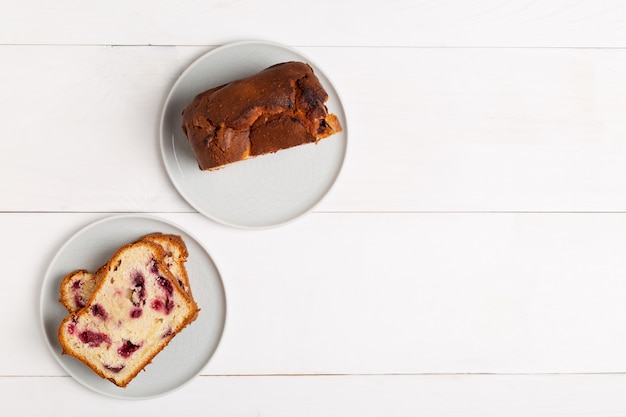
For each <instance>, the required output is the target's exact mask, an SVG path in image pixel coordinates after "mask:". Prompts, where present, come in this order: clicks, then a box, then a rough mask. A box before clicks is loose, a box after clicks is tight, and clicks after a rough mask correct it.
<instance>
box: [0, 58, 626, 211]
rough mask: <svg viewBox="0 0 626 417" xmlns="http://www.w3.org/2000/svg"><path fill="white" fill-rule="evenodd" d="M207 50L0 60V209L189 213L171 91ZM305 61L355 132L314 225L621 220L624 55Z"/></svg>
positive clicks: (625, 206) (625, 167)
mask: <svg viewBox="0 0 626 417" xmlns="http://www.w3.org/2000/svg"><path fill="white" fill-rule="evenodd" d="M208 50H210V48H203V47H102V46H80V47H77V46H55V47H46V46H0V54H2V55H3V56H4V58H5V61H6V64H5V65H4V66H3V72H4V74H5V75H6V76H5V77H4V78H3V79H2V80H0V89H1V90H2V91H4V92H5V93H4V94H3V96H4V99H3V101H2V102H0V112H2V114H4V115H5V117H4V119H3V120H4V123H3V125H2V127H1V128H0V129H1V131H2V133H1V134H2V138H3V148H4V152H2V153H0V176H1V177H3V178H14V177H15V178H19V181H3V182H1V183H0V192H1V193H2V195H3V196H4V198H3V199H1V200H0V210H3V211H20V210H22V211H120V212H124V211H140V212H144V211H189V212H190V211H192V209H191V208H190V207H189V206H188V205H187V204H186V202H185V201H184V200H182V198H181V197H180V196H179V195H178V193H177V192H176V190H175V189H174V187H173V186H172V184H171V182H170V180H169V178H168V177H167V174H166V173H165V170H164V168H163V163H162V161H161V155H160V150H159V146H158V140H159V139H158V137H159V130H158V129H159V122H160V115H161V110H162V106H163V102H164V100H165V97H166V95H167V93H168V92H169V89H170V88H171V86H172V84H173V83H174V81H175V80H176V78H177V77H178V75H179V74H180V73H181V72H182V71H183V70H184V69H185V68H186V67H187V66H188V65H189V64H190V63H191V62H193V61H194V60H195V59H196V58H198V57H199V56H201V55H202V54H203V53H205V52H206V51H208ZM302 52H303V53H305V54H306V55H308V56H310V57H311V58H312V59H313V60H314V61H316V62H318V63H319V64H320V65H321V66H322V68H324V69H325V70H326V71H327V73H328V74H330V75H331V79H332V80H333V82H334V84H335V85H336V87H337V88H338V90H339V92H340V94H341V96H342V98H343V101H344V105H345V108H346V109H347V112H348V120H349V125H350V138H349V151H348V157H347V160H346V164H345V168H344V170H343V173H342V175H341V176H340V178H339V181H338V183H337V186H336V188H335V189H334V190H333V192H332V193H331V195H330V196H329V198H327V199H326V200H325V201H324V203H323V204H322V205H321V206H319V207H318V208H317V209H318V210H319V211H325V212H329V211H330V212H333V211H343V212H350V211H372V212H377V211H382V212H386V211H400V212H404V211H407V212H411V211H624V210H626V193H624V192H623V190H624V189H626V164H624V163H623V161H624V159H625V158H626V147H625V146H624V140H623V138H624V137H626V119H625V118H624V117H623V112H622V109H624V108H626V78H624V77H623V74H624V73H626V50H613V49H611V50H595V49H591V50H590V49H576V50H569V49H565V50H563V49H557V50H552V49H453V50H451V49H419V48H302ZM347 57H349V60H348V62H349V64H348V63H347V61H346V58H347ZM355 68H358V71H355ZM78 177H80V180H79V178H78Z"/></svg>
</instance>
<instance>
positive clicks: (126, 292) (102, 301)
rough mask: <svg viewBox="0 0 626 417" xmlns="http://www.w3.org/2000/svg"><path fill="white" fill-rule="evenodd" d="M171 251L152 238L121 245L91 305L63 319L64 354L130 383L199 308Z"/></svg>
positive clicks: (101, 275) (118, 382)
mask: <svg viewBox="0 0 626 417" xmlns="http://www.w3.org/2000/svg"><path fill="white" fill-rule="evenodd" d="M165 256H166V252H165V250H164V249H163V247H161V246H160V245H158V244H155V243H153V242H150V241H147V240H140V241H138V242H135V243H131V244H128V245H125V246H123V247H122V248H120V249H119V250H118V251H117V252H116V253H115V255H113V257H112V258H111V260H110V261H109V262H108V263H107V264H106V265H105V266H104V267H103V268H101V270H100V272H99V273H98V275H99V278H100V279H99V283H98V287H97V288H96V290H95V292H94V293H93V294H92V296H91V298H90V299H89V302H88V304H87V305H86V306H85V307H83V308H81V309H79V310H77V311H75V312H72V313H70V314H69V315H68V316H67V317H66V318H65V319H64V320H63V321H62V322H61V325H60V326H59V331H58V339H59V343H60V344H61V347H62V349H63V354H67V355H70V356H73V357H75V358H77V359H79V360H80V361H82V362H83V363H85V364H86V365H87V366H89V367H90V368H91V369H92V370H93V371H94V372H96V373H97V374H98V375H100V376H101V377H103V378H106V379H108V380H110V381H111V382H113V383H114V384H115V385H118V386H120V387H125V386H126V385H128V383H129V382H130V381H131V380H132V379H133V378H134V377H135V376H136V375H137V374H138V373H139V372H140V371H141V370H142V369H143V368H144V367H145V366H146V365H148V364H149V363H150V362H151V361H152V359H153V358H154V357H155V356H156V355H157V354H158V353H159V352H160V351H161V350H162V349H163V348H164V347H165V346H166V345H167V344H168V343H169V342H170V341H171V340H172V338H173V337H174V336H175V335H176V334H178V333H179V332H180V331H181V330H182V329H183V328H184V327H185V326H187V325H188V324H189V323H190V322H191V321H193V320H194V319H195V317H196V316H197V313H198V311H199V309H198V306H197V305H196V304H195V302H194V301H193V300H192V299H191V298H190V297H189V295H188V294H187V293H186V292H185V291H183V290H182V288H181V287H180V285H179V284H178V279H177V278H176V277H174V276H173V275H172V274H171V272H170V270H169V268H168V267H167V265H166V264H165V262H163V259H164V258H165Z"/></svg>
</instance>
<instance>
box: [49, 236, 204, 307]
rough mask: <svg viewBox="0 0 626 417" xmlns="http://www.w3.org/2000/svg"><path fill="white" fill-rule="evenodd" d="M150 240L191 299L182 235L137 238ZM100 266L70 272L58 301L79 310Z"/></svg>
mask: <svg viewBox="0 0 626 417" xmlns="http://www.w3.org/2000/svg"><path fill="white" fill-rule="evenodd" d="M141 240H146V241H150V242H153V243H156V244H158V245H160V246H161V247H162V248H163V250H164V251H165V258H164V262H165V263H166V265H167V267H168V268H169V269H170V272H171V273H172V274H173V275H174V276H175V277H176V278H177V279H178V283H179V285H180V287H181V288H182V289H183V291H185V292H187V294H188V295H189V296H190V297H191V298H192V299H193V296H192V294H191V286H190V285H189V278H188V277H187V270H186V269H185V262H187V257H188V252H187V246H186V245H185V242H184V241H183V239H182V237H180V236H178V235H172V234H163V233H151V234H149V235H146V236H144V237H142V238H141V239H139V241H141ZM101 270H102V268H100V269H99V270H98V271H97V272H95V273H93V274H91V273H89V272H88V271H86V270H84V269H79V270H77V271H73V272H70V273H69V274H67V275H66V276H65V277H64V278H63V280H62V281H61V286H60V290H59V292H60V297H59V302H60V303H61V304H63V306H64V307H65V308H66V309H67V311H69V312H73V311H76V310H79V309H81V308H83V307H85V305H87V302H88V301H89V299H90V298H91V295H92V294H93V292H94V291H95V289H96V287H97V286H98V283H99V282H100V279H99V276H100V275H99V274H100V272H101Z"/></svg>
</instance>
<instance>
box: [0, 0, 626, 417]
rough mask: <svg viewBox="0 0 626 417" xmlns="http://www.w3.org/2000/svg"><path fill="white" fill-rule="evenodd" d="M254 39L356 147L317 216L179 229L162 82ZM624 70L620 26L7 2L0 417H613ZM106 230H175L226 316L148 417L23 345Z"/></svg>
mask: <svg viewBox="0 0 626 417" xmlns="http://www.w3.org/2000/svg"><path fill="white" fill-rule="evenodd" d="M247 39H264V40H269V41H274V42H279V43H283V44H286V45H289V46H292V47H294V48H296V49H297V50H300V51H302V52H303V53H304V54H306V55H308V56H310V57H311V58H313V59H314V60H315V61H316V62H317V63H318V64H319V65H320V66H322V67H323V68H324V70H325V71H326V72H327V73H328V74H329V75H330V76H331V77H332V79H333V81H334V83H335V85H336V87H337V88H338V89H339V90H340V92H341V94H342V98H343V104H344V106H345V109H346V111H347V113H348V117H349V123H350V137H349V150H348V155H347V159H346V161H345V165H344V169H343V172H342V174H341V176H340V177H339V180H338V182H337V183H336V185H335V187H334V188H333V189H332V191H331V192H330V193H329V195H328V196H327V198H326V199H325V200H324V201H323V202H322V203H321V204H320V205H319V206H317V207H316V208H315V210H313V212H312V213H310V214H308V215H306V216H305V217H303V218H301V219H298V220H297V221H296V222H293V223H290V224H287V225H284V226H281V227H277V228H272V229H268V230H243V229H236V228H232V227H227V226H223V225H220V224H218V223H216V222H213V221H211V220H209V219H207V218H206V217H204V216H202V215H200V214H198V213H197V212H195V211H194V210H193V209H192V208H191V207H190V205H189V204H188V203H186V202H185V200H184V199H183V198H182V197H181V196H180V195H179V194H178V193H177V191H176V189H175V188H174V186H173V185H172V183H171V181H170V179H169V177H168V176H167V174H166V172H165V170H164V168H163V164H162V161H161V155H160V150H159V146H158V126H159V120H160V114H161V110H162V106H163V103H164V100H165V97H166V95H167V93H168V91H169V89H170V88H171V87H172V84H173V83H174V81H175V80H176V79H177V78H178V76H179V75H180V74H181V72H182V71H183V70H184V69H185V68H187V66H188V65H189V64H191V63H192V62H193V61H194V60H195V59H197V58H198V57H199V56H201V55H202V54H204V53H206V52H207V51H210V50H211V49H213V48H215V47H216V46H219V45H223V44H227V43H230V42H233V41H238V40H247ZM625 48H626V2H624V1H604V2H600V1H597V0H581V1H546V2H536V1H530V0H515V1H513V0H511V1H491V0H480V1H473V2H465V1H460V0H458V1H446V2H435V1H411V0H407V1H400V0H398V1H385V2H361V1H327V0H323V1H317V2H293V1H286V0H284V1H281V0H267V1H263V2H253V1H217V0H215V1H205V2H203V1H180V2H167V1H155V0H151V1H121V0H112V1H107V2H97V3H96V2H93V3H92V2H80V1H70V0H59V1H54V2H46V1H41V0H20V1H0V75H1V77H0V115H1V118H2V119H1V120H2V123H0V145H1V147H0V178H1V180H0V195H1V197H0V230H1V231H2V234H3V237H4V238H3V239H1V240H0V253H2V258H1V259H2V261H3V262H2V265H3V273H2V276H3V280H2V291H0V316H2V317H3V321H2V322H3V330H2V338H1V339H2V342H1V343H0V414H1V415H3V416H4V415H7V416H13V415H16V416H17V415H32V416H39V415H46V416H51V415H55V416H57V415H58V416H61V415H62V416H74V415H75V416H85V415H88V416H90V417H96V416H126V415H127V416H135V417H136V416H173V415H206V416H209V415H210V416H250V417H253V416H360V417H361V416H417V415H427V416H470V415H472V416H474V415H475V416H510V415H520V416H554V415H563V416H565V415H567V416H569V415H577V416H625V415H626V256H625V254H626V49H625ZM119 213H148V214H152V215H155V216H158V217H160V218H163V219H166V220H168V221H172V222H175V223H176V224H179V225H180V226H181V227H183V228H185V229H187V230H192V231H193V232H194V234H195V235H196V236H197V237H198V238H199V240H200V242H201V243H202V244H203V245H204V246H205V247H206V248H207V250H208V251H209V252H210V253H211V255H212V256H213V257H214V259H215V261H216V262H217V264H218V266H219V268H220V272H221V274H222V276H223V279H224V285H225V288H226V293H227V297H228V322H227V327H226V330H225V332H224V335H223V339H222V342H221V345H220V348H219V349H218V351H217V353H216V355H215V356H214V357H213V359H212V360H211V361H210V362H209V364H208V365H207V366H206V367H205V368H204V369H203V371H202V372H201V375H199V376H198V377H197V378H195V379H194V380H193V381H191V382H190V383H189V384H187V385H186V386H185V387H183V388H182V389H180V390H178V391H175V392H173V393H171V394H168V395H166V396H163V397H159V398H156V399H151V400H143V401H126V400H118V399H112V398H109V397H105V396H102V395H99V394H96V393H94V392H92V391H90V390H88V389H86V388H84V387H83V386H82V385H79V384H78V383H76V382H75V381H74V380H73V379H72V378H71V377H70V376H68V375H67V374H66V373H65V372H64V371H63V369H62V368H61V367H60V366H59V364H58V363H57V362H56V360H55V359H54V358H53V356H52V355H51V354H50V352H49V350H48V348H47V346H46V344H45V342H44V337H43V334H42V331H41V326H40V324H39V295H40V289H41V285H42V279H43V276H44V273H45V271H46V269H47V267H48V265H49V263H50V261H51V258H52V256H53V255H54V254H55V253H56V251H57V250H58V248H59V247H60V246H61V245H62V244H63V243H64V242H65V241H66V240H67V239H68V238H69V237H70V236H72V234H74V233H75V232H76V231H77V230H79V229H80V228H82V227H84V226H85V225H87V224H89V223H91V222H93V221H96V220H98V219H102V218H106V217H107V216H111V215H114V214H119ZM242 254H245V255H244V256H243V259H242ZM268 259H271V260H272V261H271V262H270V261H268Z"/></svg>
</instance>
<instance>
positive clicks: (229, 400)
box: [0, 375, 626, 417]
mask: <svg viewBox="0 0 626 417" xmlns="http://www.w3.org/2000/svg"><path fill="white" fill-rule="evenodd" d="M0 389H1V390H2V392H3V396H2V397H0V407H2V409H3V410H7V409H9V410H20V412H21V413H23V414H28V415H63V416H67V417H73V416H76V417H79V416H84V413H85V407H81V405H82V404H88V405H89V406H88V409H89V410H90V411H89V415H90V416H93V417H107V416H111V415H115V414H122V415H133V416H138V417H142V416H151V417H160V416H163V417H169V416H171V415H172V414H185V415H190V414H193V415H196V414H202V415H219V416H233V417H234V416H237V417H258V416H276V417H290V416H293V415H298V416H303V417H309V416H310V417H317V416H321V415H323V416H329V417H343V416H363V417H370V416H371V417H378V416H383V415H384V416H389V417H405V416H406V417H408V416H416V415H428V416H433V417H439V416H441V417H451V416H459V415H462V416H468V417H472V416H475V417H483V416H493V417H509V416H510V417H525V416H529V415H532V416H537V417H544V416H545V417H552V416H569V415H576V416H581V417H587V416H589V417H593V416H621V415H623V410H624V409H625V408H626V400H625V399H624V395H623V392H624V390H625V389H626V377H625V376H623V375H471V376H470V375H368V376H362V375H346V376H299V377H286V376H251V377H244V376H240V377H222V376H205V377H200V378H197V379H196V380H194V381H193V382H192V383H191V384H189V385H187V386H186V387H185V388H184V389H183V390H179V391H177V392H175V393H173V394H170V395H168V396H166V397H163V398H157V399H153V400H150V401H116V400H111V399H108V398H104V397H102V396H99V395H97V394H94V393H91V392H89V391H86V390H85V389H83V388H82V387H81V386H80V385H78V384H77V383H75V382H74V381H73V380H72V379H71V378H66V377H52V378H50V377H48V378H38V377H27V378H14V379H13V378H11V379H8V378H0Z"/></svg>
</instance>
